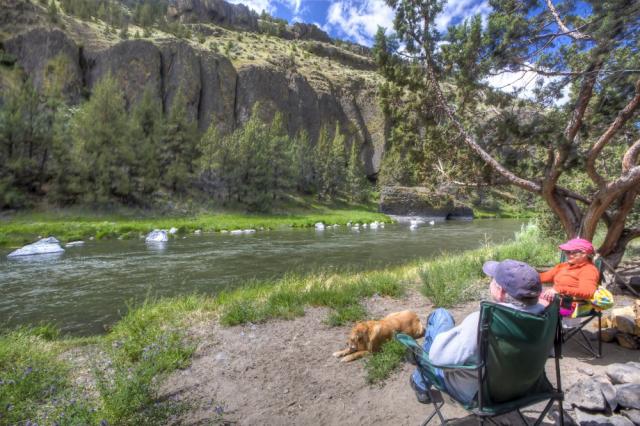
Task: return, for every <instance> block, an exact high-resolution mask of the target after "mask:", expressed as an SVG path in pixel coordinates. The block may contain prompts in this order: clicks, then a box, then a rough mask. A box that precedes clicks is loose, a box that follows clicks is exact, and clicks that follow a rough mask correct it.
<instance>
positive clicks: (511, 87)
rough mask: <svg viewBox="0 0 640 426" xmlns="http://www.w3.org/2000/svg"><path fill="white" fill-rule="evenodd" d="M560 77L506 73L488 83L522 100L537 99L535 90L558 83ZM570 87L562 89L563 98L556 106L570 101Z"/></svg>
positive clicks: (495, 76) (531, 72)
mask: <svg viewBox="0 0 640 426" xmlns="http://www.w3.org/2000/svg"><path fill="white" fill-rule="evenodd" d="M559 79H560V77H544V76H541V75H538V74H536V73H535V72H533V71H518V72H510V71H504V72H501V73H499V74H496V75H492V76H490V77H488V78H487V79H486V80H485V81H486V83H487V84H488V85H489V86H491V87H493V88H495V89H498V90H502V91H503V92H507V93H513V94H515V95H517V96H518V97H520V98H522V99H531V100H534V99H535V93H534V89H535V88H536V87H538V86H539V85H540V84H541V85H543V86H546V85H547V84H549V83H551V82H555V81H558V80H559ZM569 91H570V87H569V85H567V86H565V87H564V88H563V89H562V97H561V98H560V99H558V100H557V101H556V102H555V105H556V106H561V105H564V104H566V103H567V102H568V101H569Z"/></svg>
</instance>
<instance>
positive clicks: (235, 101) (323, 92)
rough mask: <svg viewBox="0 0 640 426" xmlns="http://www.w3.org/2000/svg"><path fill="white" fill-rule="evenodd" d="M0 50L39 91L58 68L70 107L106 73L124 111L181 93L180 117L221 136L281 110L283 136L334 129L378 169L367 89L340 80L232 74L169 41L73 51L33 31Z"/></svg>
mask: <svg viewBox="0 0 640 426" xmlns="http://www.w3.org/2000/svg"><path fill="white" fill-rule="evenodd" d="M3 46H4V50H5V52H7V53H9V54H11V55H13V56H15V58H16V63H17V65H19V66H20V67H22V68H23V69H24V71H25V72H26V73H27V74H28V76H29V77H30V78H31V79H32V81H33V82H34V83H35V85H36V87H37V88H38V89H40V90H43V89H44V88H45V86H46V84H47V75H48V73H49V72H50V70H51V67H52V63H54V62H56V63H62V64H63V65H64V67H65V71H64V74H65V80H64V85H63V93H64V94H65V96H66V97H67V99H68V100H69V101H70V102H71V103H78V102H80V101H81V94H82V93H87V92H90V91H91V89H92V88H93V87H94V86H95V84H96V83H97V82H98V81H100V79H101V78H103V77H105V76H106V75H111V76H112V77H114V78H115V79H116V80H117V81H118V82H119V83H120V85H121V87H122V89H123V92H124V94H125V97H126V100H127V103H128V105H132V104H135V103H136V102H137V101H138V100H140V99H141V98H142V95H143V93H144V91H145V90H151V92H152V94H153V96H154V97H155V98H156V99H157V100H158V102H161V104H162V106H163V110H164V111H165V113H166V112H169V111H170V110H171V108H172V105H173V103H174V101H175V99H176V97H177V95H178V93H179V92H181V94H182V96H183V97H184V99H185V100H186V103H187V113H188V114H189V116H190V117H191V118H192V119H194V120H197V122H198V127H199V128H200V130H202V131H204V130H206V129H207V128H208V127H209V125H210V124H211V123H214V124H215V125H216V126H218V128H219V129H221V130H222V131H231V130H233V129H235V128H238V127H240V126H242V124H243V123H244V122H245V121H246V120H247V119H248V118H249V116H250V114H251V111H252V109H253V106H254V105H255V104H256V103H258V102H259V103H260V105H261V108H260V113H261V114H262V116H263V118H265V119H271V118H272V117H273V116H274V114H275V113H276V112H281V113H282V114H283V116H284V118H285V120H286V123H287V126H288V131H289V133H290V135H292V136H293V135H295V134H296V133H297V132H298V131H299V130H301V129H305V130H306V131H307V132H308V133H309V135H310V137H311V141H312V143H314V142H315V140H316V138H317V136H318V134H319V131H320V128H321V127H322V126H326V127H327V128H328V129H329V130H330V132H333V129H335V126H336V123H338V124H339V126H340V129H341V131H342V132H343V133H346V134H347V135H348V136H350V137H351V139H352V140H355V142H356V143H358V144H359V145H360V146H361V147H362V148H363V149H362V152H363V160H364V162H365V168H366V172H367V174H369V175H373V174H375V173H377V172H378V170H379V167H380V157H381V154H382V150H383V148H384V138H385V124H384V117H383V113H382V111H381V109H380V107H379V106H378V102H377V100H376V89H375V84H373V83H366V82H360V83H355V82H353V81H351V80H345V81H347V83H345V82H344V81H343V82H342V83H340V84H336V83H334V82H332V81H329V79H328V78H327V77H326V76H324V75H323V74H321V73H319V72H317V73H311V74H308V73H307V75H306V76H305V75H303V73H301V72H299V71H298V70H297V69H296V68H295V67H293V68H286V67H282V66H278V65H277V64H269V63H264V62H263V63H258V62H257V63H247V64H242V65H241V66H239V67H238V68H236V67H234V65H233V64H232V63H231V62H230V61H229V59H227V57H225V56H223V55H221V54H219V53H214V52H212V51H210V50H204V49H198V48H195V47H193V46H192V45H190V44H188V43H187V42H184V41H178V40H177V39H173V38H170V39H161V40H155V41H153V42H152V41H147V40H124V41H120V42H117V43H115V44H111V45H102V46H100V45H97V44H91V43H89V44H87V45H86V46H85V47H80V46H78V44H77V43H76V42H75V41H74V40H73V39H72V38H71V37H70V36H69V35H68V34H66V33H65V32H62V31H60V30H58V29H48V28H43V27H37V28H35V29H32V30H30V31H27V32H24V33H22V34H19V35H16V36H13V37H11V38H8V39H6V40H4V41H3Z"/></svg>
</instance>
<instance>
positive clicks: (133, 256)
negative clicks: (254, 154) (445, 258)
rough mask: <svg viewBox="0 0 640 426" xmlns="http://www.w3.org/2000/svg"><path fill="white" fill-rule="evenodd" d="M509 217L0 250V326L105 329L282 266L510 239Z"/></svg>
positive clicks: (299, 269) (416, 254) (338, 264)
mask: <svg viewBox="0 0 640 426" xmlns="http://www.w3.org/2000/svg"><path fill="white" fill-rule="evenodd" d="M521 224H522V222H521V221H517V220H509V219H492V220H475V221H447V222H437V223H436V224H435V225H432V226H430V225H428V224H423V225H421V226H420V227H419V228H418V229H416V230H410V229H409V226H408V224H393V225H390V224H387V225H386V226H385V228H384V229H377V230H372V229H360V231H359V232H356V231H354V230H351V229H349V228H347V227H344V226H343V227H340V228H333V229H327V230H325V231H322V232H320V231H316V230H314V229H290V230H278V231H265V232H256V233H254V234H245V235H230V234H221V233H213V234H203V235H200V236H196V235H189V236H187V237H185V238H179V239H176V240H170V241H169V242H168V243H165V244H163V245H157V244H156V245H150V244H145V242H144V240H122V241H120V240H113V241H99V242H97V241H87V242H86V244H85V245H84V246H81V247H73V248H67V249H66V251H65V252H64V253H62V254H61V255H53V256H49V255H39V256H25V257H22V258H12V259H7V257H6V254H7V253H0V255H1V256H0V294H1V295H2V298H0V326H4V327H7V326H8V327H13V326H16V325H26V324H38V323H42V322H50V323H53V324H56V325H57V326H58V327H60V328H61V330H62V331H63V332H65V333H69V334H73V335H89V334H96V333H101V332H104V330H105V326H107V325H109V324H113V323H114V322H115V321H117V320H118V318H120V317H121V316H122V315H123V314H124V313H125V312H126V309H127V306H128V305H131V304H133V305H135V304H136V303H140V302H141V301H142V300H144V299H145V298H147V297H150V298H155V297H161V296H175V295H181V294H191V293H194V292H196V293H203V294H216V293H217V292H219V291H220V290H222V289H228V288H232V287H235V286H241V285H242V284H243V283H246V282H247V281H250V280H254V279H257V280H259V281H264V280H269V279H274V278H278V277H281V276H283V275H284V274H285V273H287V272H293V273H308V272H313V271H318V270H336V271H338V270H358V271H361V270H370V269H379V268H382V267H384V266H392V265H398V264H402V263H406V262H407V261H410V260H412V259H417V258H430V257H434V256H436V255H438V254H439V253H441V252H442V251H448V252H449V251H451V252H454V251H462V250H466V249H472V248H476V247H479V246H480V245H482V244H483V243H485V242H487V241H490V242H493V243H499V242H503V241H506V240H510V239H513V237H514V233H515V232H516V231H518V230H519V229H520V226H521Z"/></svg>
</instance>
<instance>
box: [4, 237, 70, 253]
mask: <svg viewBox="0 0 640 426" xmlns="http://www.w3.org/2000/svg"><path fill="white" fill-rule="evenodd" d="M63 251H64V249H63V248H62V247H60V241H58V240H57V239H55V238H54V237H49V238H43V239H41V240H39V241H36V242H35V243H33V244H27V245H26V246H24V247H22V248H19V249H18V250H14V251H12V252H11V253H9V254H8V255H7V257H16V256H31V255H34V254H46V253H60V252H63Z"/></svg>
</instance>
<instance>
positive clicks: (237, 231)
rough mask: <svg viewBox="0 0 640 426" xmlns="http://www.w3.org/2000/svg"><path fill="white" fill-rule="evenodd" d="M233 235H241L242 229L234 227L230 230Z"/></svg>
mask: <svg viewBox="0 0 640 426" xmlns="http://www.w3.org/2000/svg"><path fill="white" fill-rule="evenodd" d="M229 233H230V234H231V235H240V234H242V229H234V230H233V231H231V232H229Z"/></svg>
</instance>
